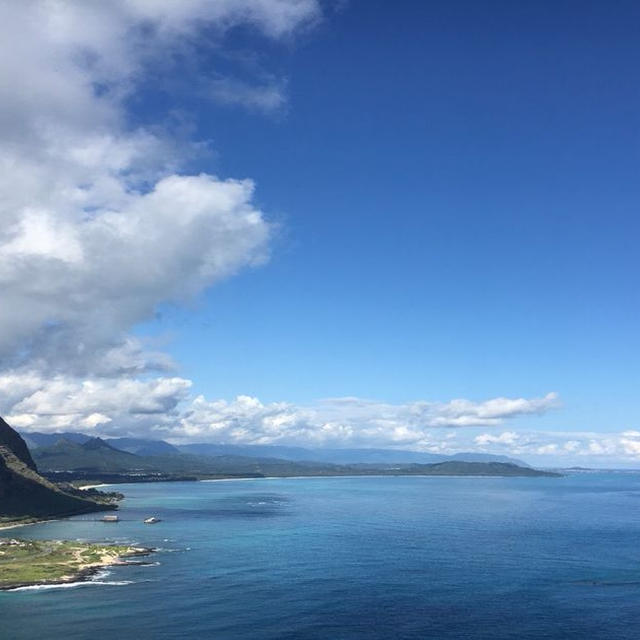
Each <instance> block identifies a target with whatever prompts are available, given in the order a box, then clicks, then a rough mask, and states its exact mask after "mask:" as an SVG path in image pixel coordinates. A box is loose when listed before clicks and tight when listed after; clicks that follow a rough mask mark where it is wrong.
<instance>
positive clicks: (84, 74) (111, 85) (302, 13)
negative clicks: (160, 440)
mask: <svg viewBox="0 0 640 640" xmlns="http://www.w3.org/2000/svg"><path fill="white" fill-rule="evenodd" d="M318 17H319V9H318V5H317V3H316V2H315V0H181V2H175V1H173V0H170V1H165V0H159V1H158V0H153V1H151V0H113V1H112V2H102V1H100V0H86V1H83V2H67V1H62V0H60V1H58V0H9V1H8V2H4V3H2V4H1V5H0V43H1V44H0V53H1V55H0V96H1V99H0V292H1V293H0V295H1V296H2V299H1V301H0V367H4V368H6V367H9V366H12V367H16V366H31V367H36V368H39V369H45V368H48V369H49V371H54V372H59V371H61V370H66V371H68V372H74V373H78V374H83V375H87V374H91V373H99V374H101V375H104V374H110V373H115V374H118V373H121V372H123V371H125V372H126V371H144V370H145V369H148V368H158V367H159V368H166V367H167V366H168V365H169V364H170V362H169V359H168V358H167V357H166V356H164V355H163V354H158V353H146V352H145V351H144V349H143V348H142V347H141V345H140V344H139V343H137V342H136V341H135V340H134V339H133V338H132V337H130V336H128V335H127V332H128V331H129V329H130V328H131V327H132V325H134V324H135V323H137V322H139V321H141V320H143V319H146V318H149V317H150V316H151V314H152V313H153V310H154V308H155V307H156V305H157V304H158V303H160V302H163V301H173V300H182V299H184V298H185V297H188V296H191V295H194V294H197V293H198V292H199V291H201V290H202V289H204V288H205V287H207V286H209V285H211V284H213V283H215V282H216V281H217V280H219V279H220V278H224V277H226V276H229V275H230V274H233V273H234V272H235V271H237V270H238V269H241V268H243V267H246V266H250V265H255V264H258V263H260V262H262V261H264V259H265V258H266V257H267V255H268V248H269V239H270V226H269V224H268V222H267V221H266V220H265V216H264V215H263V213H262V212H261V211H260V210H259V209H258V208H256V207H255V205H253V204H252V195H253V184H252V182H251V181H250V180H230V179H221V178H218V177H216V176H213V175H185V174H184V173H183V172H182V171H181V168H182V167H183V166H185V162H186V161H188V159H189V151H190V150H192V146H191V145H190V144H188V143H186V144H185V143H184V142H181V143H178V142H177V141H176V140H175V139H174V138H173V137H172V136H171V135H170V134H169V132H168V131H167V129H166V128H163V127H161V126H159V123H150V124H148V125H146V126H139V125H138V126H135V125H133V124H132V122H131V120H130V118H129V112H128V109H127V104H128V100H130V98H131V97H132V96H133V95H135V92H136V90H137V88H138V86H139V85H140V83H141V82H142V81H144V80H145V79H147V78H148V77H159V76H162V73H163V69H165V68H170V70H172V72H173V74H174V75H175V71H176V69H177V66H178V65H180V64H181V62H180V61H182V63H183V64H186V63H184V61H185V60H190V63H189V65H187V66H190V67H195V69H196V71H195V73H194V77H196V78H197V79H198V82H199V83H204V84H206V83H207V82H211V83H217V84H216V86H219V84H220V75H219V74H218V73H217V72H215V70H213V71H209V70H207V69H198V68H197V56H195V53H193V50H194V46H193V42H194V41H196V40H197V41H198V43H199V46H200V48H202V47H205V48H206V47H207V46H209V47H216V46H219V45H220V43H221V42H222V41H223V39H224V36H225V33H226V32H228V30H230V29H232V28H233V27H235V26H237V25H239V24H244V25H248V26H249V27H250V28H253V29H254V30H255V31H256V32H260V33H261V34H262V35H263V36H264V37H267V38H282V37H290V36H291V34H292V33H294V32H295V31H296V30H298V29H300V28H304V27H305V26H306V25H308V24H310V23H311V22H313V21H314V20H316V19H318ZM192 73H193V70H192ZM209 76H210V77H209ZM276 83H281V81H279V80H278V81H277V82H276ZM227 85H228V86H230V87H232V85H231V84H230V83H227ZM230 91H231V92H232V88H231V89H228V91H227V93H229V92H230ZM213 93H215V92H213ZM213 93H212V94H213ZM246 93H247V92H246V90H245V94H246ZM226 99H227V100H234V99H237V100H238V101H242V99H243V97H242V95H239V96H233V95H231V94H229V95H227V97H226ZM273 102H274V104H275V103H277V102H278V100H277V99H276V98H275V97H274V99H273ZM110 370H111V371H110Z"/></svg>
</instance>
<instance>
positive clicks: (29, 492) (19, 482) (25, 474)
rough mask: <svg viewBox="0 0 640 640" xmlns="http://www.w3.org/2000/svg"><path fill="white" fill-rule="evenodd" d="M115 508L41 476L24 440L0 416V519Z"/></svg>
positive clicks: (46, 516) (60, 514)
mask: <svg viewBox="0 0 640 640" xmlns="http://www.w3.org/2000/svg"><path fill="white" fill-rule="evenodd" d="M115 508H116V506H115V505H114V504H113V503H112V502H109V501H103V502H101V503H98V502H97V501H95V500H92V499H91V497H90V496H89V495H86V494H83V493H82V492H79V491H77V490H75V489H73V488H71V487H67V488H66V490H65V488H64V487H60V486H57V485H56V484H54V483H53V482H51V481H49V480H47V479H46V478H43V477H42V476H41V475H40V474H39V473H38V471H37V468H36V465H35V463H34V461H33V459H32V457H31V455H30V453H29V450H28V449H27V446H26V444H25V442H24V440H23V439H22V438H21V437H20V435H19V434H18V433H17V432H16V431H15V430H13V429H12V428H11V427H10V426H9V425H8V424H7V423H6V422H5V421H4V420H2V418H0V518H3V519H4V520H5V521H6V520H19V519H21V518H50V517H54V516H65V515H72V514H75V513H88V512H91V511H99V510H104V509H115Z"/></svg>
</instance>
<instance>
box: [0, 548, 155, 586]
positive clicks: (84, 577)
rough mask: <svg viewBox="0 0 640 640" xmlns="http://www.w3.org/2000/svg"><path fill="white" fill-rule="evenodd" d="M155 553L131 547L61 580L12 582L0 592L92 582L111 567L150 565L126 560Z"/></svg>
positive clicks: (85, 565)
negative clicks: (96, 576)
mask: <svg viewBox="0 0 640 640" xmlns="http://www.w3.org/2000/svg"><path fill="white" fill-rule="evenodd" d="M105 550H107V551H108V546H106V545H105ZM154 552H155V549H153V548H148V547H129V548H128V549H127V550H126V551H125V552H123V553H118V554H109V553H106V554H104V555H103V556H102V557H101V558H100V560H99V561H98V562H89V563H83V564H80V565H79V566H78V567H77V568H74V571H73V573H70V574H68V575H63V576H61V577H60V578H54V579H52V580H31V581H29V580H23V581H16V582H10V583H8V584H0V591H7V592H10V591H15V590H18V589H24V588H27V587H51V586H56V585H65V584H74V583H81V582H90V581H91V578H93V577H94V576H95V575H96V574H98V573H100V571H102V570H104V569H108V568H109V567H122V566H130V565H134V566H135V565H138V566H140V565H146V564H148V563H146V562H143V561H140V562H135V561H134V562H131V561H129V562H127V561H126V560H124V558H136V557H146V556H149V555H151V554H152V553H154Z"/></svg>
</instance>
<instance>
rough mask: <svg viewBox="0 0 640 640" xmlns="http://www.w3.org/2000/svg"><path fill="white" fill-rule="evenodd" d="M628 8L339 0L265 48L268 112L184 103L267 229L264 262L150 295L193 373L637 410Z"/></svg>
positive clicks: (269, 385)
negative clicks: (302, 30)
mask: <svg viewBox="0 0 640 640" xmlns="http://www.w3.org/2000/svg"><path fill="white" fill-rule="evenodd" d="M578 7H579V8H580V11H577V8H578ZM638 13H639V9H638V7H637V5H636V4H635V3H618V4H617V5H616V10H615V11H612V9H611V8H609V7H607V6H605V5H603V4H601V3H591V4H589V3H588V4H586V5H585V4H584V3H580V4H579V5H578V4H576V3H566V2H565V3H555V2H554V3H544V2H543V3H535V6H532V4H530V3H527V4H523V3H517V6H516V5H515V4H514V3H507V2H496V3H491V6H488V5H486V4H484V3H476V2H467V3H465V2H455V3H437V2H429V3H423V2H405V3H401V6H398V7H396V8H395V9H394V10H393V11H390V10H389V5H388V3H385V2H375V1H372V2H367V3H366V5H365V4H363V3H358V2H353V3H350V4H349V5H348V6H346V7H345V8H344V9H343V10H342V11H341V12H338V13H336V14H333V15H330V16H329V17H327V19H326V21H325V22H324V24H323V25H322V26H321V27H319V28H317V29H315V30H314V31H313V33H311V34H308V35H305V36H302V37H301V38H300V39H299V40H298V41H296V43H295V44H294V45H293V46H282V47H279V48H276V49H275V50H268V51H267V52H266V53H264V54H263V55H264V64H265V66H266V67H268V68H275V69H281V70H283V73H284V74H285V75H286V77H287V78H288V86H287V93H288V100H287V105H286V108H285V109H283V110H282V111H278V112H276V113H268V114H264V113H256V112H255V111H251V110H246V109H245V110H243V109H237V108H227V107H224V106H223V107H218V108H213V109H212V108H210V106H209V105H206V104H204V105H203V104H197V105H196V109H198V111H197V112H196V113H197V115H196V117H195V119H196V121H197V123H198V136H199V137H202V138H210V139H212V141H213V144H214V145H215V147H216V149H217V150H218V155H217V157H216V158H214V159H211V158H207V159H205V160H204V161H203V163H202V165H201V168H202V169H205V170H208V171H213V172H217V173H219V174H221V175H225V176H226V175H231V176H242V177H244V176H250V177H251V178H252V179H254V180H255V181H256V183H257V196H256V197H257V200H258V201H259V203H260V205H261V207H262V208H263V209H264V210H265V211H267V212H269V215H270V217H271V219H275V220H277V221H278V222H279V223H280V224H281V225H282V228H281V235H280V237H279V238H278V240H277V242H276V243H275V247H274V251H273V256H272V258H271V261H270V263H269V264H268V265H267V266H266V267H264V268H261V269H258V270H253V271H249V272H245V273H244V274H242V275H240V276H239V277H237V278H234V279H232V280H229V281H227V282H226V283H224V284H222V285H219V286H217V287H216V288H214V289H212V290H211V291H209V292H207V294H206V295H205V297H204V300H203V301H202V302H201V303H200V304H199V305H198V306H197V307H196V309H195V312H194V310H192V309H187V310H179V311H171V310H165V311H164V313H163V320H162V322H161V323H159V327H156V328H158V329H159V328H162V329H163V330H169V331H175V332H176V334H177V336H176V339H175V341H174V342H173V343H172V346H171V350H172V352H173V353H175V354H176V357H177V359H178V360H179V361H180V362H181V363H182V364H183V367H184V370H185V371H186V372H188V373H189V375H190V377H192V378H193V379H194V381H195V384H196V387H197V388H198V389H199V390H201V391H202V392H203V393H207V394H211V393H214V394H217V395H221V396H230V395H235V394H236V393H240V392H242V393H251V394H255V395H258V396H259V397H261V398H265V399H267V400H277V399H280V398H283V397H286V398H288V399H291V400H292V401H295V402H309V401H311V400H313V399H315V398H318V397H327V396H341V395H357V396H364V397H375V398H384V399H386V400H389V401H397V402H404V401H409V400H414V399H416V398H423V397H428V398H453V397H470V398H475V399H482V398H485V397H491V396H496V395H507V396H512V395H515V396H530V395H541V394H544V393H546V392H548V391H551V390H556V391H558V392H559V393H560V394H561V396H562V398H563V402H564V408H563V409H562V412H558V413H554V414H553V415H551V416H548V419H545V420H544V422H545V424H548V426H550V427H556V426H559V423H561V425H562V426H563V427H569V428H581V429H583V428H585V427H587V426H588V427H589V428H594V429H602V430H614V429H617V428H619V427H621V426H622V427H625V428H627V427H629V428H630V427H632V426H634V425H635V426H637V425H638V423H639V422H640V412H639V410H638V408H637V403H636V402H635V395H636V393H635V392H636V390H637V388H638V383H639V381H640V380H639V367H638V357H637V354H638V352H639V349H638V347H639V346H640V344H639V333H638V331H637V319H638V310H639V301H638V254H637V249H636V237H637V232H638V231H640V229H639V223H638V222H637V218H636V215H635V213H636V209H637V204H638V195H639V193H638V180H637V171H638V138H637V135H638V134H637V132H638V130H639V127H638V125H639V124H640V109H639V108H638V107H639V106H640V104H639V91H638V83H637V82H636V79H635V76H636V75H637V68H638V56H639V53H640V45H639V44H638V42H637V37H636V33H637V25H638V18H639V17H640V16H639V15H638ZM231 39H232V40H233V37H232V38H231ZM232 44H233V43H232ZM250 46H254V47H255V48H256V49H258V50H259V49H260V42H256V43H253V42H251V45H250ZM536 421H537V425H538V426H542V421H540V420H539V419H537V418H536Z"/></svg>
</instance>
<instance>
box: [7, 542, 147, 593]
mask: <svg viewBox="0 0 640 640" xmlns="http://www.w3.org/2000/svg"><path fill="white" fill-rule="evenodd" d="M148 553H150V550H149V549H141V548H137V547H130V546H125V545H104V544H89V543H80V542H65V541H56V540H54V541H50V540H16V539H11V538H0V589H11V588H16V587H20V586H29V585H34V584H57V583H64V582H73V581H76V580H80V579H86V578H87V577H89V576H90V575H91V574H93V573H94V572H95V571H96V570H97V569H99V568H100V567H105V566H110V565H114V564H121V563H122V560H121V558H124V557H130V556H140V555H147V554H148Z"/></svg>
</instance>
